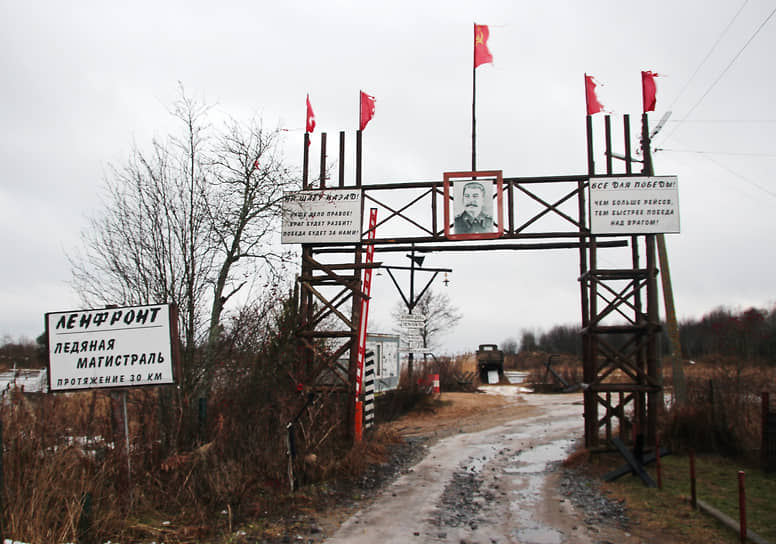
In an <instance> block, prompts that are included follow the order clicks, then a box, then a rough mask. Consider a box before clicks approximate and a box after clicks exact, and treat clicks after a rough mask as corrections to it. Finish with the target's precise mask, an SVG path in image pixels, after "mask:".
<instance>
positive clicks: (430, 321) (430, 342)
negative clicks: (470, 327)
mask: <svg viewBox="0 0 776 544" xmlns="http://www.w3.org/2000/svg"><path fill="white" fill-rule="evenodd" d="M391 315H392V317H393V318H394V320H396V321H397V322H398V321H401V319H402V318H405V317H409V316H410V315H411V316H412V317H419V318H422V319H423V327H422V329H421V330H420V336H421V338H422V339H423V347H424V348H427V349H431V348H435V347H438V346H437V345H436V340H437V338H438V337H439V335H440V334H442V333H445V332H449V331H450V329H452V328H453V327H455V326H456V325H457V324H458V322H459V321H460V320H461V317H462V316H461V314H460V313H459V312H458V308H456V307H455V306H453V304H452V302H450V297H448V296H447V295H445V294H443V293H438V292H436V291H433V290H431V289H429V290H428V291H426V293H425V294H424V295H423V297H422V298H421V299H420V301H418V303H417V304H416V305H415V308H413V310H412V314H410V313H409V312H408V311H407V307H406V306H405V305H404V304H403V302H402V301H399V302H398V303H397V304H396V307H395V308H394V311H393V312H392V314H391Z"/></svg>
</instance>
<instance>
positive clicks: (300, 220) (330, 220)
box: [280, 189, 362, 244]
mask: <svg viewBox="0 0 776 544" xmlns="http://www.w3.org/2000/svg"><path fill="white" fill-rule="evenodd" d="M361 202H362V198H361V191H360V190H359V189H321V190H317V191H297V192H294V193H285V194H284V195H283V206H282V211H283V226H282V231H281V237H280V241H281V242H282V243H284V244H317V243H326V244H331V243H358V242H360V241H361V211H362V203H361Z"/></svg>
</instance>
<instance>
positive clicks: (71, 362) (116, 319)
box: [45, 304, 179, 488]
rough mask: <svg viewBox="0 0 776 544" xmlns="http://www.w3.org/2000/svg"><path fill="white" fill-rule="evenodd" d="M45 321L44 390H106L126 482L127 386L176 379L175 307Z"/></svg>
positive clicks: (79, 313) (63, 315) (54, 315)
mask: <svg viewBox="0 0 776 544" xmlns="http://www.w3.org/2000/svg"><path fill="white" fill-rule="evenodd" d="M45 323H46V339H47V342H48V354H49V357H48V379H49V392H51V393H56V392H67V391H77V390H83V389H110V390H111V395H110V396H111V416H112V417H111V419H112V420H113V428H114V432H115V433H116V437H115V443H116V445H117V448H119V449H120V451H121V455H122V457H124V458H125V459H126V465H127V472H126V481H125V482H124V483H125V485H126V486H127V487H128V488H129V487H131V481H132V480H131V475H132V466H131V464H130V456H129V451H130V445H129V424H128V420H127V389H129V388H131V387H139V386H148V385H152V386H155V385H167V384H174V383H175V382H176V374H177V372H176V369H177V366H176V365H177V363H178V361H179V358H178V327H177V311H176V307H175V306H174V305H172V304H151V305H144V306H128V307H123V308H116V307H112V308H106V309H100V310H76V311H69V312H49V313H47V314H46V317H45ZM122 431H123V433H124V437H123V438H124V440H123V441H122V440H120V437H121V432H122Z"/></svg>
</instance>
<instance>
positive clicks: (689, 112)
mask: <svg viewBox="0 0 776 544" xmlns="http://www.w3.org/2000/svg"><path fill="white" fill-rule="evenodd" d="M775 13H776V8H774V9H773V11H771V12H770V13H769V14H768V16H767V17H766V18H765V20H763V22H762V23H760V26H758V27H757V30H755V31H754V33H753V34H752V35H751V36H750V37H749V39H748V40H747V41H746V43H745V44H744V45H743V47H741V49H739V51H738V53H736V54H735V56H734V57H733V58H732V59H731V61H730V62H729V63H728V65H727V66H725V68H724V70H722V72H721V73H720V74H719V76H717V79H715V80H714V81H713V82H712V83H711V85H709V87H708V89H706V92H705V93H703V96H701V97H700V98H699V99H698V101H697V102H696V103H695V104H694V105H693V107H692V108H690V110H689V111H688V112H687V113H686V114H685V116H684V118H683V119H681V120H680V123H681V121H684V120H685V119H687V118H688V117H689V116H690V115H691V114H692V112H694V111H695V108H697V107H698V106H699V105H700V103H701V102H703V100H704V99H705V98H706V97H707V96H708V95H709V93H710V92H711V91H712V89H714V87H716V85H717V83H719V82H720V80H722V78H723V77H724V76H725V74H727V73H728V71H729V70H730V68H732V66H733V64H735V63H736V61H737V60H738V58H739V57H740V56H741V54H742V53H743V52H744V50H746V48H747V47H749V44H750V43H752V41H753V40H754V39H755V37H757V35H758V34H759V33H760V31H761V30H762V29H763V28H764V27H765V25H766V24H768V21H770V20H771V18H772V17H773V15H774V14H775ZM737 16H738V15H737V14H736V17H737ZM680 123H678V124H676V125H674V128H673V130H672V132H671V133H670V134H668V135H666V139H668V137H669V136H670V135H671V134H673V132H675V131H676V128H677V127H678V126H679V124H680Z"/></svg>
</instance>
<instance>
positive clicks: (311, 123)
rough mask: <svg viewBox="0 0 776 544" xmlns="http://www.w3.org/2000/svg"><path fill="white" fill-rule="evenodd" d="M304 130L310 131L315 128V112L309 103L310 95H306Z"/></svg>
mask: <svg viewBox="0 0 776 544" xmlns="http://www.w3.org/2000/svg"><path fill="white" fill-rule="evenodd" d="M304 130H305V132H312V131H314V130H315V114H314V113H313V107H312V106H311V105H310V95H309V94H308V95H307V122H306V123H305V129H304Z"/></svg>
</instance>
